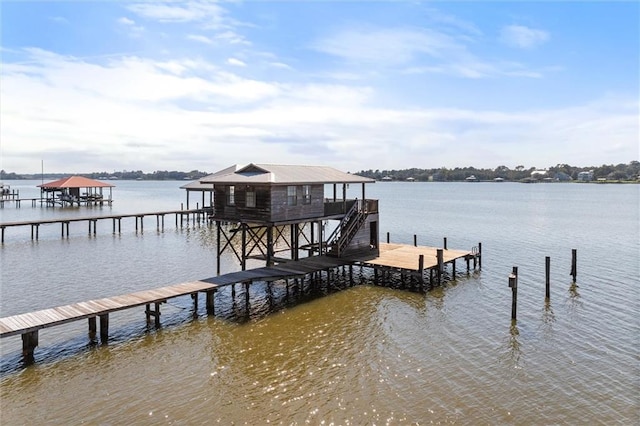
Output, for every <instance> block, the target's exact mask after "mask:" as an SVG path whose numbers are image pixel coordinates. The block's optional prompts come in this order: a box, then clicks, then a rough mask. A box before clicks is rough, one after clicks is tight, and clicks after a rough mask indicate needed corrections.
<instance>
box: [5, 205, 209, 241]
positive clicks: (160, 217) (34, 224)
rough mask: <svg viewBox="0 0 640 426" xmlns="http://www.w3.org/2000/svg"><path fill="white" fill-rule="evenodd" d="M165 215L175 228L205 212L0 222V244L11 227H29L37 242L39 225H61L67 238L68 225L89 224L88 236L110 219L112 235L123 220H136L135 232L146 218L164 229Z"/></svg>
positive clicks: (142, 226) (147, 213)
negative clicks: (99, 223) (169, 217)
mask: <svg viewBox="0 0 640 426" xmlns="http://www.w3.org/2000/svg"><path fill="white" fill-rule="evenodd" d="M166 215H175V219H176V227H177V226H178V222H179V221H178V219H179V218H180V219H181V221H182V220H183V219H184V217H186V218H187V219H189V217H192V218H193V219H194V220H198V221H200V220H204V219H205V218H206V215H207V212H206V211H205V210H204V209H191V210H168V211H155V212H146V213H125V214H115V215H100V216H81V217H68V218H56V219H42V220H24V221H15V222H2V223H0V243H4V234H5V229H6V228H12V227H20V226H31V239H32V240H37V239H38V237H39V229H40V225H50V224H60V225H61V228H62V229H61V235H62V237H64V236H67V237H68V236H69V223H71V222H87V223H88V224H89V234H91V233H92V232H93V234H95V233H96V224H97V222H98V221H99V220H108V219H111V220H112V221H113V233H114V234H115V233H116V223H117V230H118V232H121V229H122V226H121V220H122V219H124V218H135V219H136V225H135V226H136V228H135V229H136V231H137V230H138V221H139V223H140V229H141V230H144V222H143V219H144V218H145V217H146V216H155V217H156V226H157V228H158V229H164V217H165V216H166Z"/></svg>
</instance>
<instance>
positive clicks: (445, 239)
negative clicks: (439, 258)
mask: <svg viewBox="0 0 640 426" xmlns="http://www.w3.org/2000/svg"><path fill="white" fill-rule="evenodd" d="M443 247H444V249H445V250H447V237H444V245H443Z"/></svg>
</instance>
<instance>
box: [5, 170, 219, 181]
mask: <svg viewBox="0 0 640 426" xmlns="http://www.w3.org/2000/svg"><path fill="white" fill-rule="evenodd" d="M208 174H209V173H207V172H201V171H199V170H191V171H190V172H179V171H175V170H172V171H167V170H156V171H155V172H152V173H144V172H143V171H142V170H135V171H134V170H123V171H120V172H116V171H114V172H93V173H45V174H40V173H38V174H17V173H12V172H6V171H4V170H0V179H7V180H12V179H40V178H44V179H62V178H64V177H69V176H84V177H87V178H89V179H121V180H196V179H200V178H201V177H204V176H206V175H208Z"/></svg>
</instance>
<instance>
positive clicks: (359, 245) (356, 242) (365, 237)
mask: <svg viewBox="0 0 640 426" xmlns="http://www.w3.org/2000/svg"><path fill="white" fill-rule="evenodd" d="M371 222H377V227H376V229H377V233H378V235H376V236H375V241H380V235H379V234H380V221H379V217H378V215H377V214H370V215H369V216H367V220H366V221H365V223H364V224H363V225H362V227H361V228H360V230H359V231H358V233H357V234H356V235H355V236H354V237H353V239H352V240H351V242H350V243H349V245H348V246H347V247H346V248H345V250H344V254H345V255H348V254H349V253H353V252H361V251H363V250H370V249H371ZM376 250H377V249H376Z"/></svg>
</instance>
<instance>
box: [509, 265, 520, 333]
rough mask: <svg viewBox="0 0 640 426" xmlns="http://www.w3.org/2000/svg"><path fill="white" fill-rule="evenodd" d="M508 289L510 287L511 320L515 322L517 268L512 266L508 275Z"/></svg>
mask: <svg viewBox="0 0 640 426" xmlns="http://www.w3.org/2000/svg"><path fill="white" fill-rule="evenodd" d="M509 287H511V319H512V320H514V321H515V319H516V317H517V315H516V308H517V304H518V267H517V266H514V267H513V270H512V272H511V275H509Z"/></svg>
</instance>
